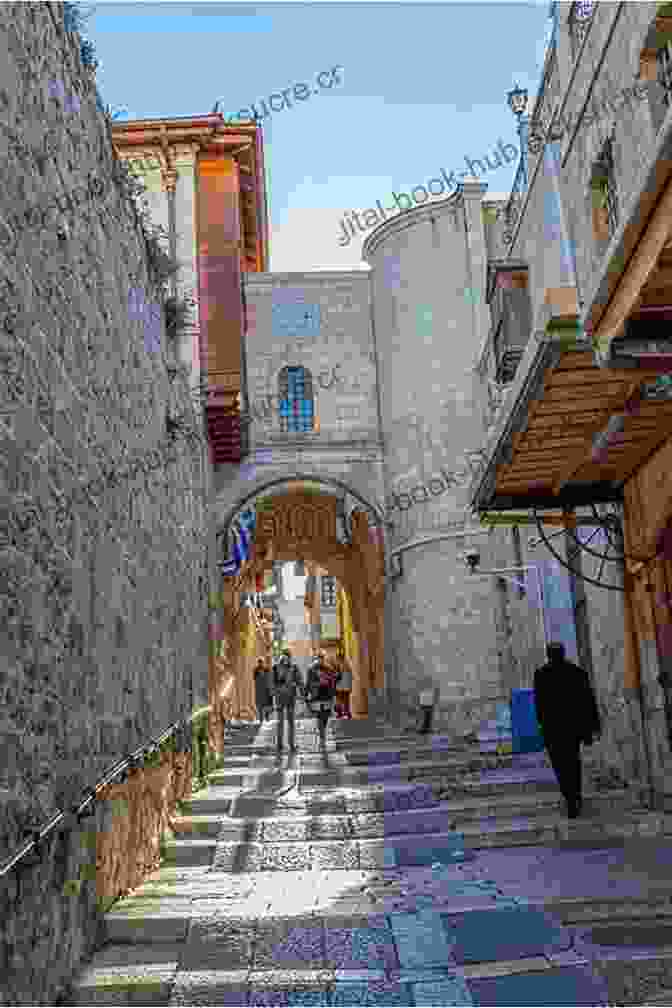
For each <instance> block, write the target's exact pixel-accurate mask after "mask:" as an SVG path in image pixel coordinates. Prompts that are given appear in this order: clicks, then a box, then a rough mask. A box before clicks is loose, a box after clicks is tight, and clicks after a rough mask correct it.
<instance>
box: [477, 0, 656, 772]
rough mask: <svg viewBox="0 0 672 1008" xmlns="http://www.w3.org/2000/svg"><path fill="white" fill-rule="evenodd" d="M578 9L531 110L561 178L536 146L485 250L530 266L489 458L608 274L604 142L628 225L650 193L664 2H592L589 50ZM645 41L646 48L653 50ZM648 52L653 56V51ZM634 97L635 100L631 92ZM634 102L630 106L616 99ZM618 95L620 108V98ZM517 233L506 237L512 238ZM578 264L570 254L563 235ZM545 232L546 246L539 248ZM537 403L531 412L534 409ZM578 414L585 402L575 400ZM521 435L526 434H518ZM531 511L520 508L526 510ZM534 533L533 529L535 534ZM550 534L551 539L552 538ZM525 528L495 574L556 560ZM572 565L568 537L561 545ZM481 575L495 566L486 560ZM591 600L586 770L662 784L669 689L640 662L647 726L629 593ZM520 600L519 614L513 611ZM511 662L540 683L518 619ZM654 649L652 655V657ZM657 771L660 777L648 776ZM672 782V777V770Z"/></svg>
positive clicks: (505, 540)
mask: <svg viewBox="0 0 672 1008" xmlns="http://www.w3.org/2000/svg"><path fill="white" fill-rule="evenodd" d="M571 8H572V4H570V3H560V4H557V5H556V14H557V25H556V34H555V38H556V46H555V47H554V48H553V47H551V48H549V54H548V56H547V62H546V67H545V76H544V87H543V92H542V95H541V97H540V98H539V99H538V101H537V102H536V105H535V102H534V98H532V101H531V105H532V106H534V111H533V113H532V114H531V130H532V134H531V135H534V134H537V136H541V137H546V139H550V135H549V136H548V137H547V136H546V131H547V129H548V127H549V125H550V122H551V119H552V118H553V116H554V115H555V117H556V122H561V123H564V124H570V126H569V128H563V129H561V131H560V133H561V135H560V136H559V139H558V141H557V147H558V153H559V167H558V173H559V183H558V184H557V185H556V184H555V183H554V182H553V180H552V173H551V170H550V163H549V160H548V158H544V157H543V156H541V152H542V150H543V143H537V142H532V143H531V151H530V156H529V157H528V176H529V184H528V186H527V189H525V188H521V189H520V191H519V192H518V193H517V194H514V195H512V199H511V204H510V206H509V211H510V216H509V218H508V219H507V214H506V212H505V206H504V204H501V205H500V206H499V207H497V206H494V207H493V210H494V213H493V215H492V216H491V217H489V218H488V224H487V230H488V234H487V245H488V249H489V250H490V255H491V258H492V259H499V260H500V261H503V260H504V259H505V258H506V257H508V259H510V261H511V262H512V263H513V264H516V263H521V264H527V267H528V268H527V275H528V292H529V300H530V309H531V320H532V321H531V327H530V331H529V333H528V334H527V338H528V339H529V343H528V345H527V348H526V351H525V356H524V360H523V361H521V364H520V365H519V367H518V372H517V374H516V379H515V383H514V385H515V396H514V395H513V389H512V390H511V391H510V392H509V394H508V396H504V402H503V404H502V406H501V407H500V408H499V409H498V410H497V411H496V412H497V415H496V417H492V418H491V420H494V423H492V424H491V426H490V428H489V431H488V437H487V441H488V443H487V445H486V452H485V454H486V456H488V457H489V455H490V453H491V452H492V450H493V448H494V446H495V444H496V443H497V440H498V439H499V438H500V437H502V435H503V434H504V432H505V428H506V425H507V423H508V422H509V420H510V412H511V408H512V405H513V403H514V401H515V398H516V397H517V396H518V395H519V394H520V391H521V389H522V386H523V383H524V382H527V381H532V374H531V368H532V366H533V351H534V345H533V344H534V342H535V338H536V335H537V334H541V333H542V332H543V331H544V330H545V326H546V323H547V322H548V320H549V318H550V317H551V315H552V314H553V313H556V314H562V311H563V308H562V305H563V303H566V304H570V303H571V297H570V298H568V297H567V295H571V294H572V292H573V290H574V288H575V287H576V291H577V295H578V307H579V313H581V309H582V308H583V306H584V305H587V304H590V303H591V302H592V301H593V299H594V296H595V290H596V287H597V285H598V282H599V278H600V274H601V272H602V270H603V267H604V261H605V255H606V254H608V253H607V246H608V241H606V240H604V239H601V238H599V237H598V235H597V234H596V229H595V214H594V209H593V207H594V204H593V198H594V194H593V193H592V191H591V173H592V172H593V170H594V168H595V165H596V162H597V160H598V158H599V156H600V154H601V153H602V152H603V151H604V149H605V144H606V143H607V141H608V140H610V139H611V141H612V142H611V153H612V157H613V171H614V178H615V180H616V182H617V201H616V203H617V206H616V214H617V216H618V219H619V220H622V219H624V218H626V217H627V214H628V207H629V205H630V201H631V199H632V197H633V195H634V194H636V193H638V192H639V191H640V190H641V188H642V186H643V179H644V175H643V173H644V172H646V171H648V170H649V167H650V159H651V157H652V155H653V152H654V149H655V144H656V142H657V130H658V128H659V126H660V102H659V98H660V95H659V94H658V90H659V87H660V86H659V85H658V84H657V83H656V82H655V81H654V80H651V81H648V82H647V79H646V77H647V73H646V72H645V67H644V64H643V62H642V61H641V59H640V57H641V56H642V54H643V53H644V52H645V50H646V49H647V48H648V47H649V46H650V45H653V47H654V49H655V45H654V33H653V19H654V17H655V14H656V8H657V5H656V4H653V3H642V4H624V5H618V4H612V3H601V4H594V5H593V11H592V17H590V19H589V21H588V22H587V23H586V24H585V25H584V28H583V30H582V35H583V38H584V39H585V41H584V42H583V44H582V46H581V45H580V44H578V43H577V39H576V38H573V29H572V28H571V26H570V20H571ZM647 38H648V41H647ZM649 55H650V53H649ZM633 89H634V91H633ZM623 95H629V97H627V99H626V100H621V98H620V97H619V96H623ZM617 98H618V100H616V99H617ZM558 191H559V192H560V194H561V201H562V209H563V213H564V230H563V227H562V223H563V221H562V220H561V218H560V217H558V216H557V215H556V214H554V213H553V212H552V210H551V209H550V207H551V205H552V204H553V203H554V194H555V195H557V192H558ZM507 231H508V237H507ZM565 232H566V236H567V239H568V243H569V245H570V246H571V250H572V252H573V253H574V255H575V263H573V262H572V261H571V260H572V256H571V255H570V256H567V257H566V259H565V260H564V261H563V259H562V257H561V241H560V238H561V236H562V234H564V233H565ZM540 235H541V236H543V241H542V243H540ZM492 336H493V334H492V333H491V335H490V340H489V344H490V345H488V341H486V344H485V345H484V346H483V347H482V350H481V363H482V365H483V366H482V378H483V379H484V385H483V391H482V396H483V397H485V385H486V380H487V378H490V379H492V378H493V377H494V371H493V364H492V362H491V361H490V363H489V364H488V361H489V353H490V351H491V349H492ZM533 405H534V397H532V401H531V403H530V404H529V406H530V408H533ZM576 405H577V408H579V407H580V404H579V403H577V404H576ZM515 429H524V428H515ZM521 506H522V505H521ZM530 528H531V530H532V534H534V533H535V532H536V529H535V527H534V526H531V527H530ZM548 531H553V530H552V529H549V530H548ZM525 532H526V529H525V527H523V529H522V530H521V538H522V541H523V549H522V552H520V551H517V550H516V549H514V544H513V541H512V536H511V532H510V530H504V529H499V530H496V531H494V532H492V533H491V535H490V537H489V539H488V544H487V550H486V557H487V565H488V566H508V565H513V564H517V563H534V562H535V561H536V560H539V559H548V552H547V551H546V550H545V549H544V548H543V546H542V547H538V548H537V549H536V550H535V551H534V552H533V553H531V552H529V551H527V550H526V549H525V540H526V536H525V534H524V533H525ZM554 542H555V546H556V549H558V551H559V552H560V553H561V555H563V556H565V551H564V545H563V540H562V538H556V539H555V540H554ZM581 563H582V572H583V573H584V574H586V575H587V576H588V577H597V576H599V573H600V560H599V559H597V558H594V557H591V556H590V555H589V554H588V553H586V552H585V551H584V552H582V553H581ZM483 566H486V560H485V559H484V564H483ZM622 577H623V570H622V567H621V568H620V569H619V565H616V564H613V563H608V564H607V565H606V569H604V570H603V572H602V575H601V580H602V581H604V582H606V583H607V584H610V585H615V584H621V583H622ZM583 589H584V592H585V617H584V621H583V622H584V623H585V627H586V640H585V641H584V644H583V652H584V654H583V656H582V657H583V663H584V664H585V665H586V666H587V667H588V668H589V670H590V673H591V677H592V680H593V685H594V688H595V691H596V694H597V699H598V704H599V707H600V711H601V715H602V724H603V733H602V738H601V740H600V742H599V743H597V744H596V745H595V746H593V747H592V748H591V749H590V750H587V751H586V755H585V759H584V765H585V766H586V768H587V773H588V774H589V775H590V776H592V777H594V778H595V779H597V780H602V781H609V780H612V781H614V780H616V779H617V778H619V777H620V778H622V779H624V780H625V781H626V782H627V783H628V784H630V785H631V786H632V788H633V789H634V790H635V791H646V790H647V788H648V786H649V783H650V782H651V781H653V783H654V786H655V783H656V782H655V779H654V778H656V776H658V777H659V778H661V779H662V778H663V777H664V776H665V772H664V769H665V767H666V766H667V765H668V762H669V742H668V740H667V738H666V727H665V723H664V714H663V710H662V691H661V690H660V688H659V686H658V685H657V683H656V682H655V678H656V671H657V670H656V669H655V668H654V667H653V666H655V658H653V661H652V662H650V660H649V659H650V658H652V657H653V656H652V655H642V659H643V660H642V680H643V687H644V693H645V697H644V701H645V703H644V708H645V710H646V711H647V714H646V720H645V723H644V730H643V727H642V726H643V722H642V702H641V700H642V698H641V697H640V696H639V695H638V691H636V690H635V691H633V690H630V689H627V688H626V687H625V654H624V648H625V644H624V607H623V595H622V593H621V592H620V591H614V590H611V589H610V588H608V587H597V586H594V585H591V584H590V582H584V583H583ZM516 604H517V603H515V600H514V601H513V602H512V607H511V608H512V610H515V605H516ZM518 608H519V607H518ZM513 626H514V632H513V635H512V641H511V647H510V657H511V655H512V660H513V663H514V665H515V667H516V670H517V673H519V674H520V678H521V682H522V680H525V684H526V685H531V683H532V679H531V674H532V673H533V668H532V667H530V665H529V664H528V665H527V666H525V667H524V653H525V651H528V648H527V645H526V643H525V640H524V635H523V636H522V637H521V636H520V635H519V632H518V629H517V628H520V627H521V622H520V618H519V617H516V616H515V612H514V616H513ZM652 650H655V647H654V648H653V649H652ZM651 769H652V770H653V774H652V775H651ZM668 776H669V772H668Z"/></svg>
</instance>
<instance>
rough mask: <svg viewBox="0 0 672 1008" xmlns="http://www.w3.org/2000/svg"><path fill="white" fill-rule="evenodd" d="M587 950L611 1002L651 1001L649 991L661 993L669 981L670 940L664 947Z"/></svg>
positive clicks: (671, 977) (671, 979) (671, 967)
mask: <svg viewBox="0 0 672 1008" xmlns="http://www.w3.org/2000/svg"><path fill="white" fill-rule="evenodd" d="M668 937H669V936H668ZM591 953H592V954H591V958H590V963H591V965H592V967H593V969H594V971H595V972H596V973H597V975H598V976H600V977H602V979H603V980H604V982H605V983H606V986H607V990H608V995H609V1004H611V1005H641V1004H642V1003H647V1004H648V1003H651V1002H650V1001H648V1000H647V999H648V998H649V996H650V995H654V996H656V995H658V994H661V993H662V992H663V991H664V990H665V989H666V988H669V987H670V984H672V942H668V943H667V944H666V945H665V946H664V947H655V948H651V947H641V946H630V947H629V948H610V949H608V950H607V949H599V950H591ZM654 1003H655V1002H654ZM658 1003H659V1004H660V1003H663V1004H664V1003H665V1002H664V1001H663V1002H658ZM668 1004H672V1002H668Z"/></svg>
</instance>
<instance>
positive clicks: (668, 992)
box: [643, 987, 672, 1008]
mask: <svg viewBox="0 0 672 1008" xmlns="http://www.w3.org/2000/svg"><path fill="white" fill-rule="evenodd" d="M654 1005H668V1006H669V1005H672V987H668V988H666V989H665V990H661V991H659V992H658V994H656V995H655V996H653V997H649V996H648V995H647V998H646V1001H645V1002H644V1005H643V1008H649V1006H651V1008H653V1006H654Z"/></svg>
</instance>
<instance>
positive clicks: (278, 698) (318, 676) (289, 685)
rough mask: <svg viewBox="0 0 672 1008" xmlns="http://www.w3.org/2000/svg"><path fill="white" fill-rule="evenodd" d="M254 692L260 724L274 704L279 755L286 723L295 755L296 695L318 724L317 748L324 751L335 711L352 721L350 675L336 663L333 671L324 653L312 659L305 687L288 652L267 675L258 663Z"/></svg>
mask: <svg viewBox="0 0 672 1008" xmlns="http://www.w3.org/2000/svg"><path fill="white" fill-rule="evenodd" d="M254 689H255V702H256V707H257V715H258V718H259V723H260V724H261V723H262V722H263V721H268V719H269V717H270V715H271V711H272V710H273V705H274V703H275V708H276V710H277V713H278V737H277V749H278V753H281V752H282V750H283V746H284V735H285V721H286V722H287V735H288V742H289V748H290V751H291V752H296V738H295V711H296V701H297V698H298V696H299V695H301V696H302V697H303V699H304V701H305V703H306V705H307V707H308V710H309V711H310V712H311V714H313V716H314V717H315V718H316V720H317V724H318V730H319V734H320V744H321V746H322V747H323V748H324V746H325V744H326V733H327V724H328V721H329V717H330V716H331V714H332V712H333V711H334V710H335V713H336V717H337V718H352V714H351V712H350V693H351V691H352V671H351V670H350V668H349V666H348V664H347V662H339V667H338V668H334V667H333V666H332V665H330V664H329V663H328V662H327V659H326V655H325V653H324V651H318V652H316V653H315V654H314V655H313V658H312V660H311V662H310V665H309V667H308V675H307V677H306V682H305V683H304V682H303V679H302V676H301V673H300V672H299V669H298V666H297V665H296V664H295V663H294V662H293V661H292V656H291V652H290V651H289V650H288V649H286V650H285V651H283V652H282V654H281V656H280V658H279V660H278V661H277V662H275V663H274V664H273V667H272V670H271V671H270V673H269V670H268V668H267V666H266V663H265V661H264V659H263V658H259V659H257V664H256V667H255V670H254Z"/></svg>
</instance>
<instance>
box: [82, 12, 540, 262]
mask: <svg viewBox="0 0 672 1008" xmlns="http://www.w3.org/2000/svg"><path fill="white" fill-rule="evenodd" d="M87 9H90V8H86V7H84V10H85V11H86V10H87ZM548 15H549V4H548V2H547V0H539V2H531V3H527V4H513V3H506V2H494V3H492V2H491V3H478V2H472V3H466V4H465V3H398V4H391V3H386V2H369V3H356V2H354V3H353V2H342V3H309V4H285V3H266V4H261V5H260V4H255V5H252V4H249V5H248V4H245V3H237V4H235V5H233V4H220V3H200V4H184V3H178V2H175V3H172V2H164V3H155V4H154V3H137V4H134V3H129V4H116V3H102V4H98V5H96V6H95V7H94V8H93V13H92V14H91V16H90V17H89V19H88V21H87V27H86V31H85V33H86V34H87V35H88V36H89V37H90V38H91V39H92V41H93V42H94V43H95V46H96V51H97V55H98V59H99V60H100V64H101V65H100V67H99V69H98V75H97V77H98V87H99V90H100V93H101V97H102V99H103V101H104V102H105V103H106V104H110V105H112V106H113V107H120V106H123V107H125V108H127V109H128V116H126V117H125V118H130V119H144V118H150V117H167V116H184V115H197V114H205V113H208V112H211V111H212V109H213V107H214V105H215V102H216V101H217V100H219V101H220V103H221V104H220V111H223V112H224V113H231V114H235V113H236V112H238V111H239V110H240V109H242V108H249V106H250V104H251V103H256V107H257V109H258V110H259V111H260V112H261V105H260V100H261V99H265V100H266V101H267V102H268V97H269V95H271V94H279V92H281V91H282V90H283V89H287V88H291V89H293V87H294V85H295V84H306V85H308V87H309V88H310V90H311V91H313V89H314V88H316V87H317V83H316V78H317V75H318V73H320V72H321V71H329V70H330V69H331V68H333V67H337V66H338V67H341V68H342V69H341V70H339V71H338V76H339V77H340V81H341V82H340V83H338V82H337V83H335V84H333V83H332V87H331V89H330V90H327V89H325V88H323V89H318V93H317V94H310V96H309V97H308V98H307V99H306V100H304V101H297V100H296V99H294V98H293V99H292V103H291V108H286V107H285V108H283V109H281V110H280V111H277V112H271V114H270V115H269V116H268V117H267V118H266V119H265V120H264V146H265V151H266V176H267V179H266V181H267V187H268V193H269V215H270V224H271V269H272V270H273V271H276V272H278V271H279V272H285V271H286V272H293V271H305V270H319V269H357V268H361V266H362V260H361V247H362V242H363V240H364V238H365V237H366V234H368V233H369V231H368V230H367V231H366V232H365V233H360V234H359V235H358V236H357V237H356V238H353V239H352V240H351V241H350V243H349V244H348V245H347V246H345V247H343V246H342V245H339V241H338V239H339V237H341V236H342V235H343V229H342V224H341V221H342V219H343V217H344V215H345V214H346V213H347V212H348V211H350V210H355V211H364V210H366V209H367V208H370V207H375V205H376V200H378V199H379V200H380V201H381V203H382V204H383V206H384V207H386V208H388V209H389V208H390V207H391V206H392V205H393V200H392V192H393V191H395V192H397V193H400V192H403V191H405V192H408V193H410V191H411V189H412V188H413V187H414V186H419V185H423V184H425V183H426V182H427V181H428V180H429V179H435V178H440V177H441V169H444V170H445V173H446V175H448V176H449V175H450V173H451V171H454V172H455V173H456V175H458V176H459V174H460V172H463V171H465V169H466V164H465V161H464V158H465V156H466V157H468V158H470V159H479V160H481V161H482V160H483V158H484V156H485V155H490V158H491V161H492V163H493V164H496V160H495V159H494V157H493V154H494V151H495V149H496V147H497V143H498V141H499V140H500V139H501V140H502V141H503V142H504V143H513V144H514V145H516V149H517V135H516V123H515V119H514V116H513V115H512V113H511V111H510V110H509V108H508V106H507V104H506V92H507V91H508V90H509V89H510V88H512V87H513V85H514V83H516V82H518V83H519V84H520V85H521V87H526V88H528V90H529V92H530V95H531V96H533V95H535V94H536V91H537V88H538V86H539V81H540V77H541V70H542V66H543V57H544V52H545V45H546V40H547V38H548V33H549V26H550V21H549V17H548ZM328 79H329V76H328V74H327V75H325V77H324V78H323V80H324V82H325V83H326V82H327V80H328ZM274 104H275V105H276V106H278V105H280V104H282V103H281V102H280V100H279V98H276V99H275V101H274ZM515 168H516V161H515V160H512V162H511V164H510V165H504V166H503V167H501V168H499V169H497V170H495V171H488V173H487V175H485V176H484V178H485V181H487V183H488V195H490V196H494V195H503V194H507V193H508V191H509V190H510V186H511V183H512V181H513V177H514V173H515ZM434 188H438V187H437V186H436V185H435V186H434ZM451 191H454V190H451Z"/></svg>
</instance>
